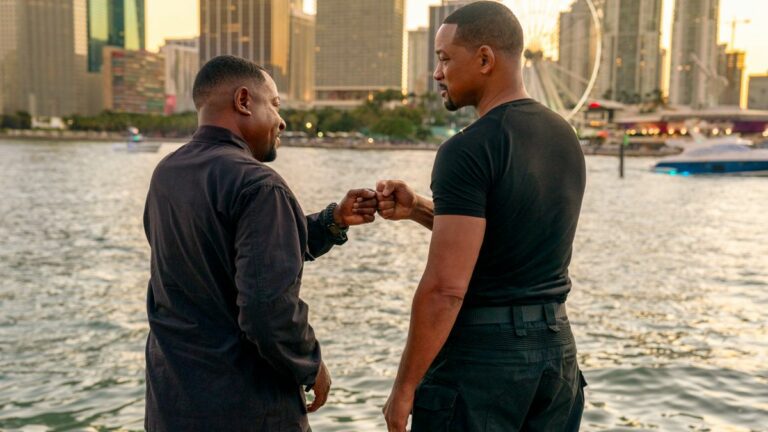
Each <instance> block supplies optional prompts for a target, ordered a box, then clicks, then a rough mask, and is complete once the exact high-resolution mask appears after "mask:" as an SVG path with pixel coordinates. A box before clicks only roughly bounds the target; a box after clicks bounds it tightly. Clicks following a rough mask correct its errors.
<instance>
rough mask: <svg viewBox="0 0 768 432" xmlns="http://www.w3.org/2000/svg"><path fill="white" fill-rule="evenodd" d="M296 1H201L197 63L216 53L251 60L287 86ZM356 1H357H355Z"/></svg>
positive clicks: (281, 85)
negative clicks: (293, 9) (292, 14)
mask: <svg viewBox="0 0 768 432" xmlns="http://www.w3.org/2000/svg"><path fill="white" fill-rule="evenodd" d="M296 3H297V2H296V0H292V1H290V0H201V1H200V64H201V65H202V64H204V63H205V62H207V61H208V60H210V59H211V58H213V57H216V56H218V55H224V54H229V55H234V56H238V57H242V58H246V59H248V60H251V61H253V62H255V63H257V64H259V65H260V66H262V67H264V68H265V69H266V70H268V71H269V73H270V75H272V78H274V80H275V83H276V84H277V89H278V91H279V92H280V93H281V94H282V95H284V96H285V95H286V94H287V92H288V88H289V82H288V81H289V79H288V78H289V58H290V40H291V37H290V36H291V9H292V5H294V4H296ZM355 3H357V2H355Z"/></svg>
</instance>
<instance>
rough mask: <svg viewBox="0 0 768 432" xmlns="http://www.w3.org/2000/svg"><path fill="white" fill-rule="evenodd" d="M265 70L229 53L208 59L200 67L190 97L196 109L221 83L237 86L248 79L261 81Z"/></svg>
mask: <svg viewBox="0 0 768 432" xmlns="http://www.w3.org/2000/svg"><path fill="white" fill-rule="evenodd" d="M265 74H266V71H265V70H264V69H263V68H261V66H259V65H257V64H256V63H254V62H252V61H249V60H246V59H243V58H240V57H235V56H231V55H222V56H218V57H214V58H212V59H210V60H209V61H208V62H207V63H206V64H204V65H203V67H202V68H200V71H199V72H198V73H197V76H196V77H195V84H194V86H193V87H192V99H193V100H194V102H195V108H197V109H198V110H199V109H200V107H202V106H203V105H205V103H206V101H207V100H208V99H209V97H210V96H211V94H212V93H213V92H214V91H215V90H216V89H217V88H219V87H221V86H223V85H231V86H239V85H244V83H247V82H248V81H251V82H255V83H257V84H261V83H263V82H264V81H265V80H266V78H265Z"/></svg>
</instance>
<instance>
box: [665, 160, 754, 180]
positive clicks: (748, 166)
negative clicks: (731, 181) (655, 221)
mask: <svg viewBox="0 0 768 432" xmlns="http://www.w3.org/2000/svg"><path fill="white" fill-rule="evenodd" d="M653 170H654V171H655V172H658V173H663V174H670V175H682V176H687V175H743V176H768V160H765V161H759V160H758V161H750V160H746V161H700V162H696V161H690V162H684V161H674V162H671V161H670V162H659V163H657V164H656V165H655V166H654V167H653Z"/></svg>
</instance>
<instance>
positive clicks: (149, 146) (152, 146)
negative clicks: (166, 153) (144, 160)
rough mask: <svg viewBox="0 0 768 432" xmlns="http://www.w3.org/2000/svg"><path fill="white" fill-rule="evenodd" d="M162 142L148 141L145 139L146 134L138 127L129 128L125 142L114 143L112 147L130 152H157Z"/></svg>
mask: <svg viewBox="0 0 768 432" xmlns="http://www.w3.org/2000/svg"><path fill="white" fill-rule="evenodd" d="M161 145H162V143H158V142H147V141H145V140H144V135H142V134H141V133H140V132H139V129H138V128H135V127H129V128H128V138H127V139H126V141H125V144H114V145H113V146H112V148H113V149H114V150H115V151H125V152H128V153H155V152H157V150H158V149H160V146H161Z"/></svg>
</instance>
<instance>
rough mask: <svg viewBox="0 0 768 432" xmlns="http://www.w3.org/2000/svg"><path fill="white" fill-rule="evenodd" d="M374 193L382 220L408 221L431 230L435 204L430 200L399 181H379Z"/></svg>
mask: <svg viewBox="0 0 768 432" xmlns="http://www.w3.org/2000/svg"><path fill="white" fill-rule="evenodd" d="M376 192H377V195H376V197H377V200H378V212H379V215H381V217H383V218H384V219H389V220H403V219H408V220H412V221H414V222H417V223H418V224H420V225H422V226H423V227H425V228H427V229H429V230H431V229H432V225H433V224H434V217H435V204H434V203H433V202H432V200H431V199H429V198H427V197H425V196H423V195H419V194H417V193H415V192H414V191H413V189H411V188H410V187H408V185H407V184H405V182H403V181H401V180H382V181H379V182H378V183H377V184H376Z"/></svg>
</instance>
